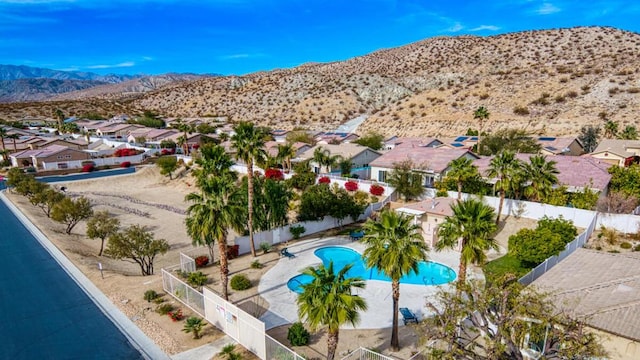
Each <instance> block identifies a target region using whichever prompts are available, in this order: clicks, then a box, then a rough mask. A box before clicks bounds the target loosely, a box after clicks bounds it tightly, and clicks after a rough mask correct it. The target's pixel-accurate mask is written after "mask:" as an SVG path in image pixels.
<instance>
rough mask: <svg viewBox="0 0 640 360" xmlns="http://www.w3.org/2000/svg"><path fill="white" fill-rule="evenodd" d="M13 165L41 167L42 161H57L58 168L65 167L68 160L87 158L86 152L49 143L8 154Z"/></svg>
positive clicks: (88, 157) (88, 155)
mask: <svg viewBox="0 0 640 360" xmlns="http://www.w3.org/2000/svg"><path fill="white" fill-rule="evenodd" d="M9 158H10V159H11V164H12V165H13V166H15V167H30V166H33V167H35V168H36V169H42V168H43V164H44V163H57V164H58V166H57V168H58V169H66V168H67V167H68V162H70V161H81V160H89V159H90V158H91V156H90V154H89V153H88V152H85V151H82V150H77V149H72V148H69V147H66V146H62V145H50V146H48V147H46V148H42V149H36V150H25V151H20V152H17V153H14V154H11V155H10V156H9Z"/></svg>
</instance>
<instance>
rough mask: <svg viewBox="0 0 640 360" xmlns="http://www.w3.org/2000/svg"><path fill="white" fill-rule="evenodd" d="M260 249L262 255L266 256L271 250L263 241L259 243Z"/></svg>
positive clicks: (269, 245)
mask: <svg viewBox="0 0 640 360" xmlns="http://www.w3.org/2000/svg"><path fill="white" fill-rule="evenodd" d="M260 249H261V250H262V253H263V254H266V253H268V252H269V251H270V250H271V244H269V243H268V242H266V241H263V242H261V243H260Z"/></svg>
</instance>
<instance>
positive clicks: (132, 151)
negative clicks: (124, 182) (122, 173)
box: [113, 149, 139, 157]
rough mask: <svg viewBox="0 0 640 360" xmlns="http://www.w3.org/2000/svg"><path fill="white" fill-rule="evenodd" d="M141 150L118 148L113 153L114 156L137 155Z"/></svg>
mask: <svg viewBox="0 0 640 360" xmlns="http://www.w3.org/2000/svg"><path fill="white" fill-rule="evenodd" d="M138 154H139V152H138V150H136V149H118V150H116V151H115V152H114V153H113V156H114V157H123V156H135V155H138Z"/></svg>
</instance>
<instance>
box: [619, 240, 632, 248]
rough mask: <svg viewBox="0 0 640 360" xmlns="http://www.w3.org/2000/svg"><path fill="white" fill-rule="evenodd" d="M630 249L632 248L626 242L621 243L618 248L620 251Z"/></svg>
mask: <svg viewBox="0 0 640 360" xmlns="http://www.w3.org/2000/svg"><path fill="white" fill-rule="evenodd" d="M631 247H632V246H631V243H629V242H626V241H625V242H623V243H622V244H620V248H621V249H631Z"/></svg>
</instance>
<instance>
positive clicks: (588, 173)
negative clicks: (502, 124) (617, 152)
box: [474, 154, 611, 195]
mask: <svg viewBox="0 0 640 360" xmlns="http://www.w3.org/2000/svg"><path fill="white" fill-rule="evenodd" d="M531 156H536V154H516V158H517V159H518V160H520V161H522V162H525V163H528V162H529V158H530V157H531ZM491 159H493V156H491V157H486V158H482V159H478V160H475V161H474V165H476V166H477V167H478V171H479V172H480V174H482V175H484V176H485V177H486V174H487V171H488V169H489V164H490V163H491ZM546 159H547V161H555V162H556V164H555V166H556V169H557V170H558V174H557V175H556V177H557V178H558V185H565V186H566V187H567V191H569V192H580V191H583V190H584V188H585V187H587V188H588V189H590V190H591V191H596V192H599V193H601V194H603V195H604V194H606V192H607V187H608V186H609V182H610V181H611V174H609V171H608V170H609V167H610V166H611V164H608V163H605V162H602V161H600V160H598V159H594V158H591V157H589V156H563V155H547V156H546ZM489 182H492V180H489Z"/></svg>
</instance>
